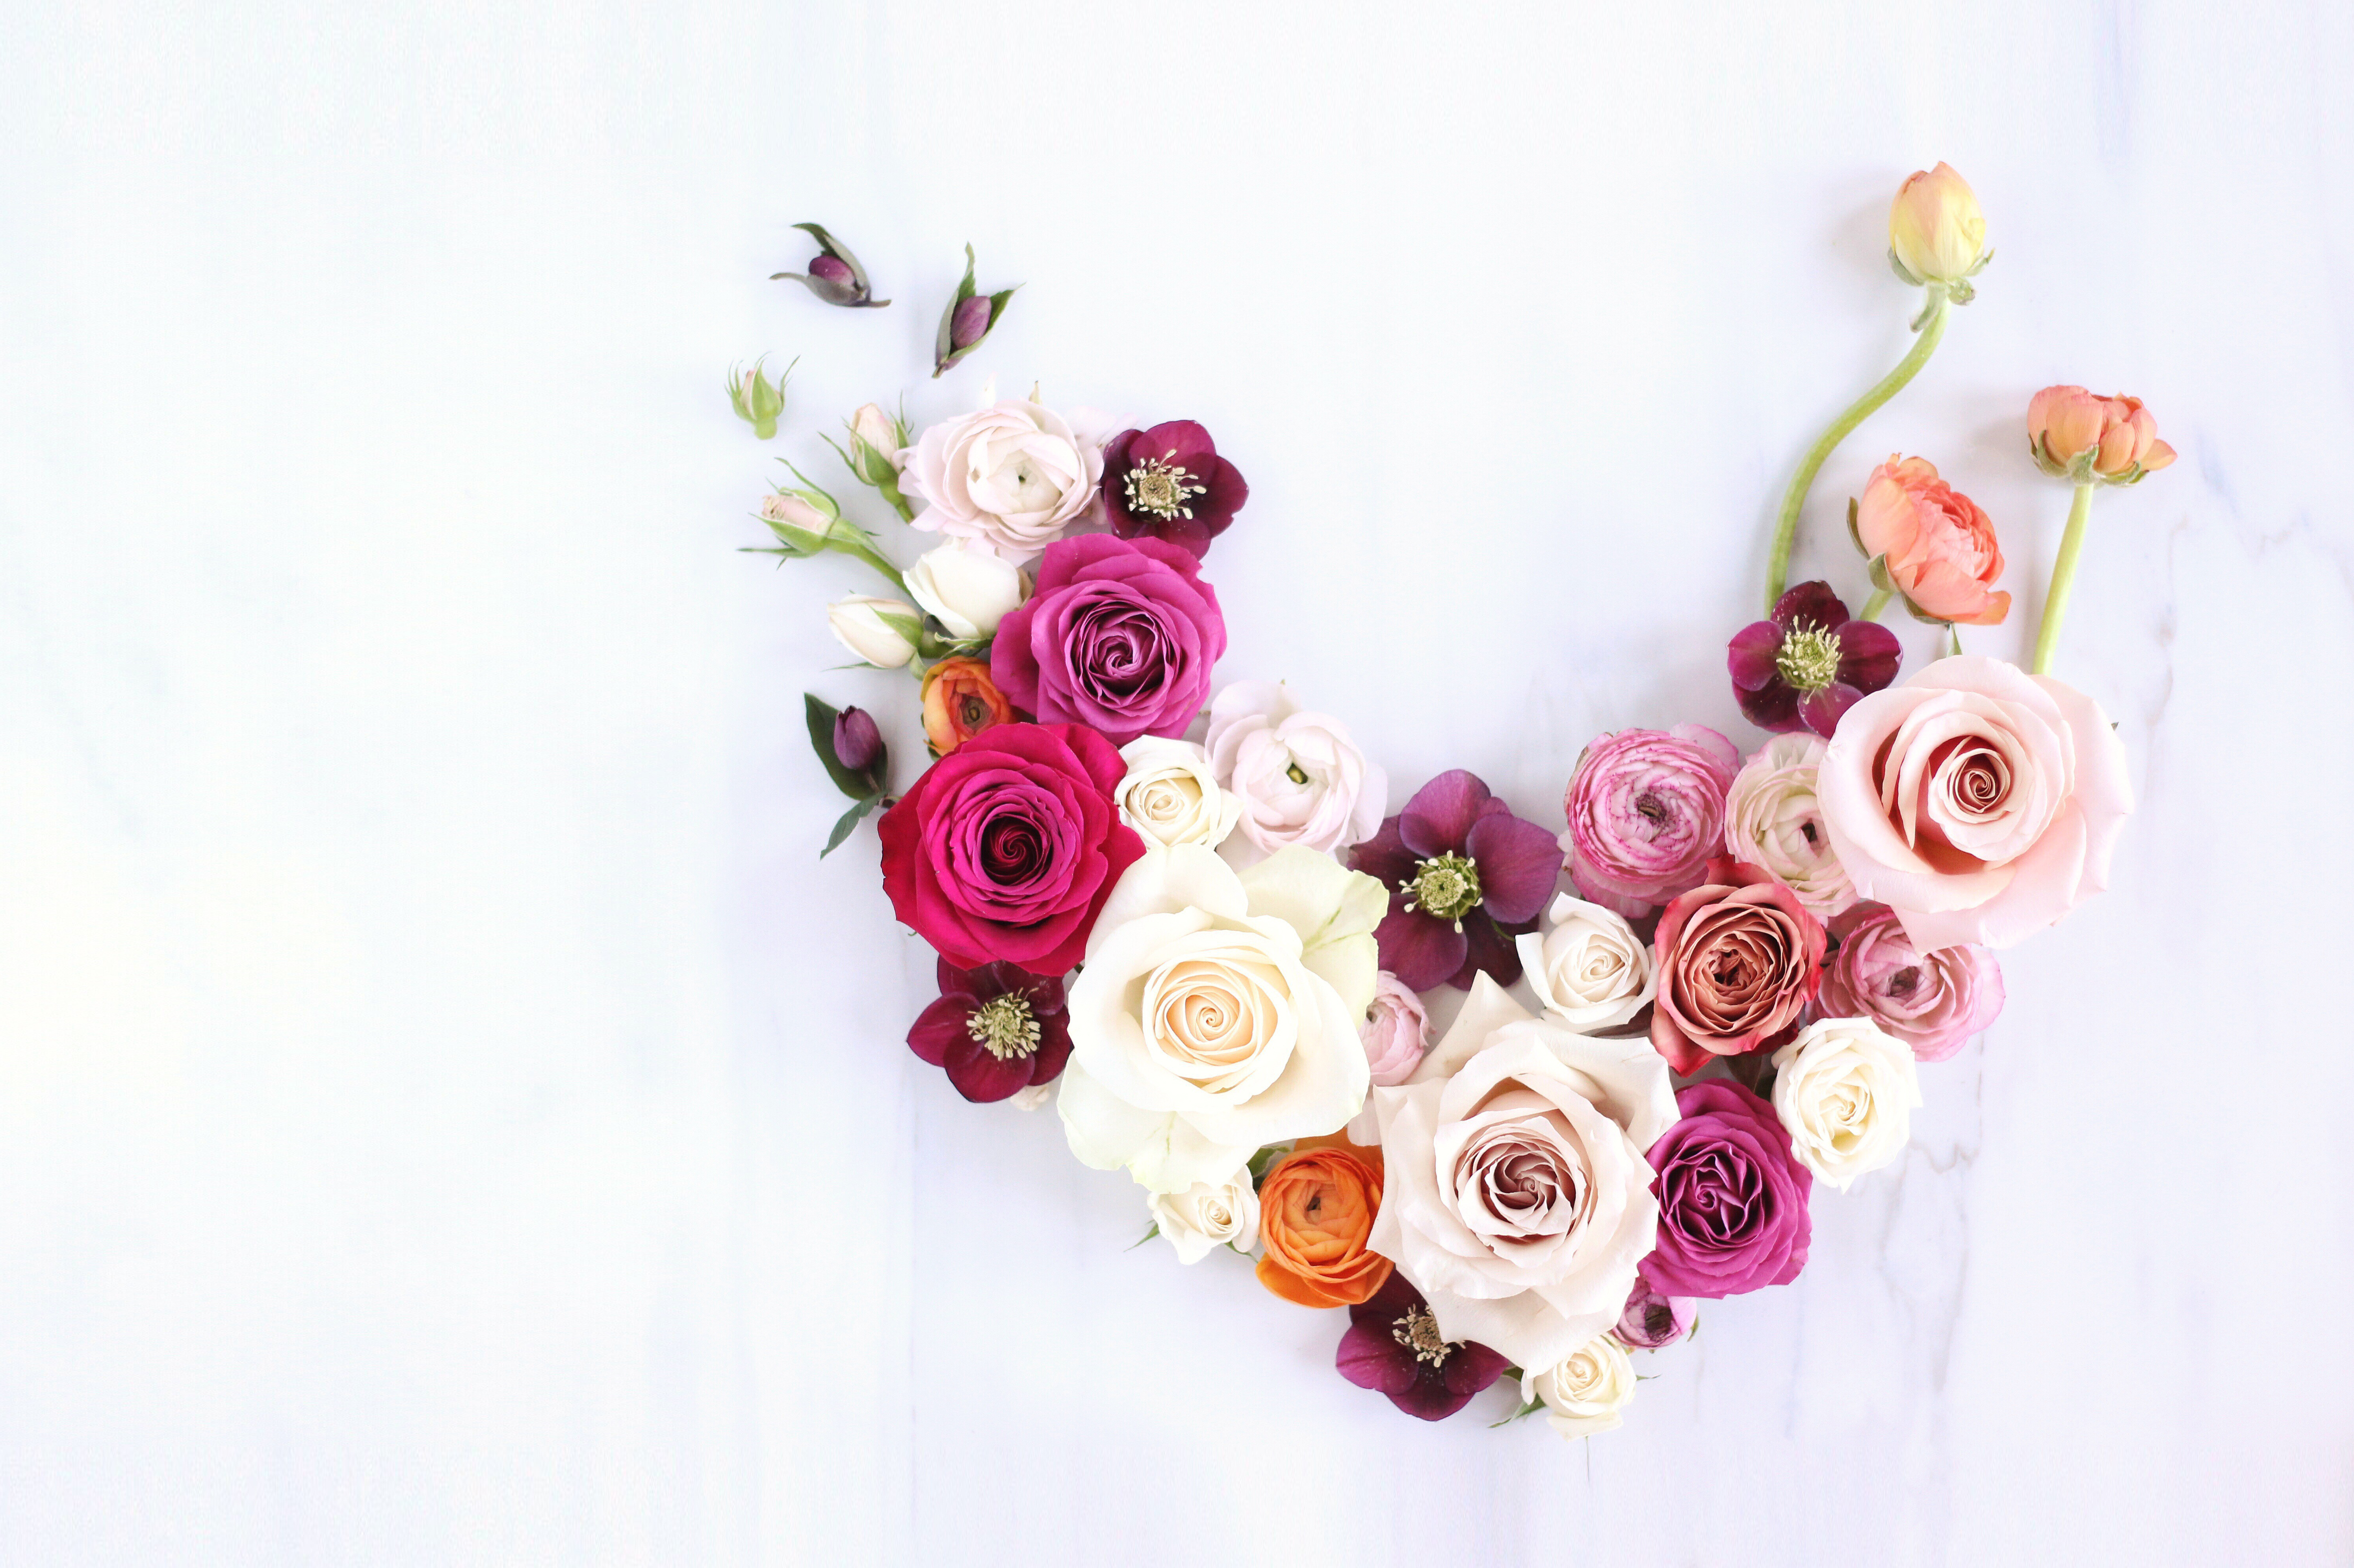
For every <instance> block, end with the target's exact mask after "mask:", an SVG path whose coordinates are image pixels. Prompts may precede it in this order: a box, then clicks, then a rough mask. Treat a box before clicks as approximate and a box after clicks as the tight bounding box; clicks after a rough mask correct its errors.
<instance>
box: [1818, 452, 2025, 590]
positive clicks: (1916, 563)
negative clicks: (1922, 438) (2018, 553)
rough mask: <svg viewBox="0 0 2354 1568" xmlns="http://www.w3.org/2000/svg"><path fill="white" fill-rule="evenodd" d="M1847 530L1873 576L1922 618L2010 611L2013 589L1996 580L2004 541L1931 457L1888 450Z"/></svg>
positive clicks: (1870, 480) (1868, 484)
mask: <svg viewBox="0 0 2354 1568" xmlns="http://www.w3.org/2000/svg"><path fill="white" fill-rule="evenodd" d="M1848 530H1849V532H1850V533H1851V534H1853V535H1855V545H1856V548H1857V549H1859V550H1861V551H1862V552H1863V553H1864V555H1865V556H1866V557H1867V558H1869V559H1871V560H1872V563H1873V567H1872V578H1873V580H1874V581H1876V582H1879V583H1880V586H1881V587H1882V588H1894V589H1896V590H1897V591H1898V592H1899V593H1902V594H1903V596H1904V602H1905V604H1906V605H1907V606H1908V607H1909V608H1910V609H1912V611H1913V613H1914V615H1915V616H1917V617H1918V618H1920V619H1921V620H1941V621H1959V622H1960V623H1961V624H1962V625H1964V626H1999V625H2000V624H2001V623H2002V619H2003V617H2005V616H2007V615H2009V613H2010V595H2009V594H2008V593H2003V592H1999V591H1997V590H1996V588H1995V587H1994V581H1995V579H1996V578H1997V577H2000V576H2002V548H2001V546H1999V545H1998V544H1997V543H1996V542H1995V536H1994V523H1993V521H1992V520H1991V519H1990V518H1988V516H1987V514H1986V512H1985V511H1984V509H1982V508H1981V507H1980V506H1979V505H1978V503H1977V502H1975V501H1972V500H1971V499H1970V498H1969V497H1968V496H1967V495H1964V494H1963V493H1961V492H1959V491H1957V490H1956V489H1955V488H1954V487H1953V486H1952V485H1950V484H1947V483H1946V482H1945V481H1944V480H1942V479H1939V478H1938V477H1937V467H1936V465H1935V463H1933V462H1931V461H1929V460H1928V459H1926V458H1908V457H1894V456H1892V457H1891V458H1890V459H1889V460H1888V461H1886V462H1884V463H1882V464H1881V465H1880V466H1879V467H1878V468H1876V469H1873V470H1872V477H1871V478H1870V479H1869V480H1867V481H1866V482H1864V486H1863V499H1862V500H1861V501H1859V502H1858V503H1855V505H1854V507H1853V508H1852V509H1850V512H1849V513H1848ZM1883 575H1884V577H1885V580H1884V581H1883V580H1882V577H1883Z"/></svg>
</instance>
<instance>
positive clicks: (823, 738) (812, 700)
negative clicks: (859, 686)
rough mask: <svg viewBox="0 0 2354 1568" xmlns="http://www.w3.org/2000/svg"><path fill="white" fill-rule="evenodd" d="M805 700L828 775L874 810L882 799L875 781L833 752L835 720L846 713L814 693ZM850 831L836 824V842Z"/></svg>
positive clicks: (812, 738)
mask: <svg viewBox="0 0 2354 1568" xmlns="http://www.w3.org/2000/svg"><path fill="white" fill-rule="evenodd" d="M801 702H802V704H803V705H804V706H805V707H806V708H807V710H808V713H809V734H810V745H811V747H812V748H814V749H815V750H816V752H817V759H818V760H819V761H820V762H822V763H824V764H825V776H826V777H827V778H829V779H832V780H833V787H834V788H835V789H839V790H841V791H842V792H843V794H845V795H847V796H849V797H850V798H851V799H852V800H861V801H865V802H866V803H867V808H868V809H869V810H871V809H872V807H873V803H874V801H875V800H877V799H880V793H879V791H877V789H875V780H874V779H868V778H865V777H863V776H861V775H859V774H856V773H854V772H852V771H851V770H850V769H849V768H844V767H843V765H842V758H838V757H836V756H835V755H834V754H833V721H834V720H835V719H838V718H840V717H841V716H842V710H841V709H840V708H837V707H835V706H834V705H832V703H829V702H826V701H824V700H823V699H822V698H820V697H819V696H817V695H816V694H813V693H810V692H803V693H802V694H801ZM864 814H865V813H864V811H861V812H860V813H859V815H860V816H863V815H864ZM857 820H858V818H857V817H852V818H850V819H849V821H852V822H855V821H857ZM849 831H850V829H849V828H848V827H847V826H838V827H836V828H835V830H834V843H840V842H842V835H843V834H844V833H847V832H849ZM826 847H827V848H828V849H831V848H832V847H833V845H832V844H828V845H827V846H826ZM820 858H821V859H822V858H823V857H822V856H821V857H820Z"/></svg>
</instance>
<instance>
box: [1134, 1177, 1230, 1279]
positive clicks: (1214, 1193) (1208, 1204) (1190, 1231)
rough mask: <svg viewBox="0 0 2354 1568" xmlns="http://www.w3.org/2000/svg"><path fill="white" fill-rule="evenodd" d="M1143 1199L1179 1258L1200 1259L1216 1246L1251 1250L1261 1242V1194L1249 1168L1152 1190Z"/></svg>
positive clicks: (1188, 1260)
mask: <svg viewBox="0 0 2354 1568" xmlns="http://www.w3.org/2000/svg"><path fill="white" fill-rule="evenodd" d="M1144 1202H1145V1206H1146V1207H1147V1208H1150V1210H1151V1211H1152V1221H1153V1223H1154V1224H1157V1225H1159V1226H1160V1227H1161V1234H1162V1235H1163V1236H1166V1237H1167V1238H1168V1240H1169V1245H1171V1246H1173V1247H1175V1248H1176V1249H1177V1261H1178V1262H1180V1263H1199V1262H1201V1261H1202V1260H1203V1259H1204V1258H1205V1257H1207V1256H1208V1255H1210V1249H1211V1248H1212V1247H1214V1246H1231V1247H1234V1248H1235V1249H1236V1250H1237V1251H1241V1252H1248V1251H1249V1250H1250V1249H1251V1248H1252V1247H1253V1246H1255V1245H1257V1243H1258V1193H1257V1192H1255V1191H1254V1190H1253V1189H1252V1187H1251V1179H1250V1172H1249V1171H1247V1170H1241V1171H1235V1173H1234V1174H1233V1175H1231V1176H1229V1177H1227V1178H1226V1179H1225V1181H1196V1182H1194V1183H1193V1185H1192V1186H1191V1187H1188V1188H1186V1189H1185V1190H1184V1191H1183V1192H1150V1193H1147V1194H1146V1195H1145V1200H1144Z"/></svg>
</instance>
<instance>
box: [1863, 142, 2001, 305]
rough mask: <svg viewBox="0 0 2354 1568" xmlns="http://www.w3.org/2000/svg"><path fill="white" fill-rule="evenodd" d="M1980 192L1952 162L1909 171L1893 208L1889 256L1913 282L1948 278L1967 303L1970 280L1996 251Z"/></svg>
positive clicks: (1948, 283) (1955, 297)
mask: <svg viewBox="0 0 2354 1568" xmlns="http://www.w3.org/2000/svg"><path fill="white" fill-rule="evenodd" d="M1992 255H1993V252H1992V251H1990V250H1988V249H1987V248H1986V215H1985V214H1983V213H1981V212H1980V211H1979V210H1978V196H1976V195H1975V194H1974V193H1973V192H1972V191H1971V190H1970V187H1969V185H1968V183H1967V181H1965V180H1964V179H1963V178H1962V176H1961V175H1957V174H1956V173H1955V172H1954V169H1953V165H1951V164H1938V165H1937V166H1936V167H1935V168H1934V169H1930V170H1927V171H1921V170H1915V171H1914V173H1913V174H1911V175H1906V176H1905V179H1904V184H1903V185H1902V186H1901V187H1899V188H1898V190H1897V192H1896V200H1895V202H1894V204H1893V206H1891V207H1889V209H1888V260H1889V262H1890V263H1891V265H1893V266H1894V267H1895V269H1896V275H1897V276H1898V277H1900V278H1903V280H1904V281H1906V282H1908V283H1943V284H1945V285H1946V291H1948V292H1949V293H1950V294H1951V295H1952V296H1953V300H1954V302H1955V303H1956V304H1967V303H1968V302H1969V301H1970V297H1971V295H1972V293H1973V292H1975V291H1974V290H1972V289H1971V287H1970V284H1969V280H1970V279H1971V278H1973V277H1975V276H1976V275H1977V274H1978V270H1979V269H1981V268H1983V267H1984V266H1985V265H1986V264H1987V262H1988V260H1989V259H1990V258H1991V257H1992Z"/></svg>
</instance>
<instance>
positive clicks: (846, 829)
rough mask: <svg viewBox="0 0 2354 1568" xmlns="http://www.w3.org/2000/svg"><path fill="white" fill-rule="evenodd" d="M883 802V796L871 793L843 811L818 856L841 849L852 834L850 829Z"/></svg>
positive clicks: (822, 856)
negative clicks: (844, 841)
mask: <svg viewBox="0 0 2354 1568" xmlns="http://www.w3.org/2000/svg"><path fill="white" fill-rule="evenodd" d="M882 803H883V797H882V796H880V795H869V796H867V797H866V799H864V800H861V801H859V802H858V803H857V804H856V805H854V806H853V807H851V808H850V810H847V811H844V812H843V813H842V818H841V820H840V821H837V822H835V823H834V824H833V832H831V833H828V834H827V835H826V839H825V848H823V849H822V850H820V851H818V852H817V858H818V859H820V860H823V859H824V858H825V857H826V856H828V855H830V854H832V853H833V852H834V851H836V850H838V849H840V848H841V847H842V841H843V840H844V839H846V838H848V837H849V836H850V830H851V829H853V828H854V827H856V826H857V825H858V823H859V820H860V819H861V818H863V817H864V816H865V815H866V813H867V812H869V811H871V810H874V809H875V807H877V806H879V805H881V804H882Z"/></svg>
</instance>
